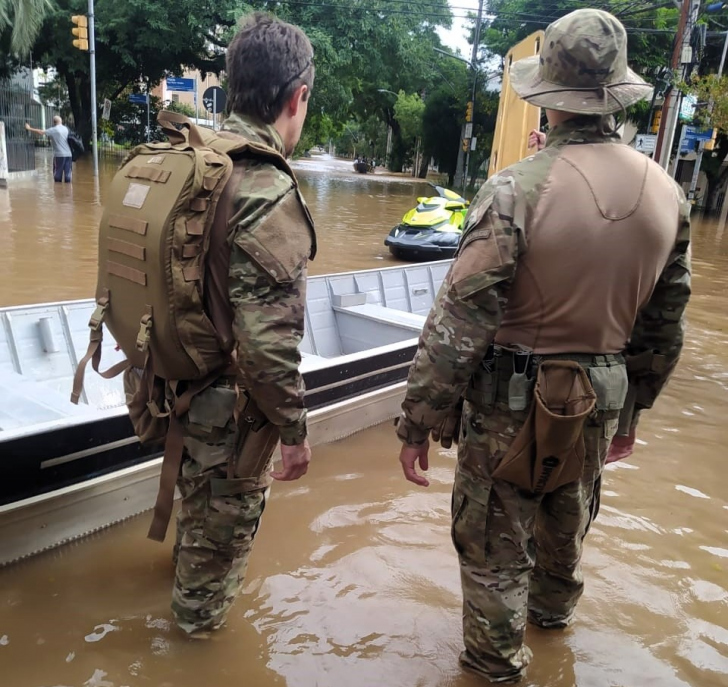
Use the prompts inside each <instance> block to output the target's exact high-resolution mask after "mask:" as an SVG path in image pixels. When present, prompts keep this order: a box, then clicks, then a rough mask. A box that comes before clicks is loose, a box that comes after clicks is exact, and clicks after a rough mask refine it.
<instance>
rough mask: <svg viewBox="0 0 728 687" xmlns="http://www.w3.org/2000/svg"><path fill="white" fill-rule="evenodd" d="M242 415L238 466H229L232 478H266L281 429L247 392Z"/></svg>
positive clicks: (241, 405)
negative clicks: (267, 468)
mask: <svg viewBox="0 0 728 687" xmlns="http://www.w3.org/2000/svg"><path fill="white" fill-rule="evenodd" d="M238 413H239V415H238V429H239V430H240V434H239V436H238V444H237V450H236V451H235V465H232V466H228V476H229V477H237V478H240V479H256V480H257V479H259V478H260V477H262V476H263V473H264V471H265V469H266V467H267V465H268V463H269V462H270V458H271V456H272V455H273V451H274V450H275V447H276V445H277V444H278V440H279V439H280V434H279V432H278V427H276V425H274V424H273V423H272V422H269V421H268V418H267V417H266V416H265V415H264V414H263V412H262V411H261V410H260V408H258V405H257V404H256V403H255V401H254V400H253V399H252V398H250V396H248V394H247V393H245V392H242V393H241V394H240V399H239V401H238ZM231 472H232V474H230V473H231Z"/></svg>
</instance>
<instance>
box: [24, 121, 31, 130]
mask: <svg viewBox="0 0 728 687" xmlns="http://www.w3.org/2000/svg"><path fill="white" fill-rule="evenodd" d="M25 130H26V131H30V124H28V122H25Z"/></svg>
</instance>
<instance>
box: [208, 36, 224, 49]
mask: <svg viewBox="0 0 728 687" xmlns="http://www.w3.org/2000/svg"><path fill="white" fill-rule="evenodd" d="M205 40H207V41H210V43H212V44H213V45H216V46H217V47H218V48H227V47H228V44H227V43H226V42H225V41H223V40H221V39H220V38H218V37H217V36H213V35H211V34H209V33H206V34H205Z"/></svg>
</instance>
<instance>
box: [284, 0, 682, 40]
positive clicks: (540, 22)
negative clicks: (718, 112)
mask: <svg viewBox="0 0 728 687" xmlns="http://www.w3.org/2000/svg"><path fill="white" fill-rule="evenodd" d="M402 1H404V0H402ZM284 2H285V4H286V5H293V6H298V7H313V8H322V9H337V10H345V11H346V12H347V13H350V12H372V13H375V14H378V15H381V16H390V15H399V16H411V17H420V18H421V19H423V20H424V21H427V22H430V21H431V19H439V20H450V19H471V18H472V17H471V16H470V15H460V14H454V13H450V14H441V13H439V12H437V13H436V12H427V11H413V10H393V9H389V8H385V7H374V6H364V5H359V6H355V7H352V6H351V5H343V4H336V3H331V2H310V1H308V2H307V1H306V0H284ZM420 4H422V3H420ZM628 4H629V5H630V6H633V3H628ZM553 7H554V9H556V8H557V6H556V5H554V6H553ZM652 7H653V6H650V7H645V8H644V11H647V10H648V9H651V8H652ZM463 9H466V8H463ZM467 9H469V8H467ZM496 12H497V13H496V14H495V15H490V16H491V17H492V18H490V19H488V21H489V22H490V23H491V24H492V23H494V22H496V21H497V20H498V19H503V20H505V21H508V20H509V19H510V20H512V21H520V22H524V23H528V24H534V25H537V26H548V25H549V24H551V23H552V22H553V21H555V20H556V19H559V18H560V17H561V16H563V13H561V14H558V15H551V16H549V15H546V16H544V15H541V14H535V13H534V14H531V13H528V12H504V11H497V10H496ZM625 30H626V31H627V33H633V34H639V33H647V34H656V35H660V34H664V35H673V34H674V33H675V30H674V29H647V28H642V27H637V26H626V25H625Z"/></svg>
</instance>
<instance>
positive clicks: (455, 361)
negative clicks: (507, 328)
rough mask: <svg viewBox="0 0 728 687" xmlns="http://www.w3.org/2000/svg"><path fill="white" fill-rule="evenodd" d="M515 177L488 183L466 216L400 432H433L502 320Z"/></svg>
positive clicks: (423, 435) (405, 436) (511, 264)
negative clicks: (496, 186)
mask: <svg viewBox="0 0 728 687" xmlns="http://www.w3.org/2000/svg"><path fill="white" fill-rule="evenodd" d="M513 188H514V186H513V183H512V181H511V182H509V183H506V184H505V185H502V186H500V187H498V188H495V187H494V186H492V185H486V186H485V187H484V188H483V189H482V190H481V193H480V194H479V197H478V198H476V200H475V201H474V203H473V207H471V210H470V214H469V215H468V218H467V219H466V224H465V229H464V232H463V238H462V240H461V244H460V249H459V251H458V254H457V256H456V258H455V262H454V263H453V265H452V267H451V268H450V271H449V272H448V274H447V276H446V277H445V281H444V283H443V285H442V287H441V289H440V292H439V294H438V297H437V300H436V302H435V305H434V306H433V308H432V310H431V312H430V314H429V316H428V318H427V321H426V323H425V327H424V329H423V332H422V336H421V337H420V342H419V348H418V351H417V354H416V355H415V359H414V362H413V364H412V368H411V369H410V373H409V379H408V383H407V393H406V396H405V400H404V402H403V404H402V415H401V417H400V420H399V423H398V426H397V435H398V436H399V438H400V439H401V440H402V441H403V442H405V443H407V444H419V443H422V442H423V441H425V439H427V437H428V435H429V432H430V430H431V429H432V428H434V427H436V426H438V425H439V424H440V423H441V422H442V421H443V420H444V419H445V417H446V415H447V414H448V412H449V411H450V409H451V408H452V407H453V406H454V405H455V404H456V403H457V401H458V400H459V398H460V397H461V396H462V394H463V392H464V391H465V388H466V386H467V384H468V381H469V380H470V377H471V375H472V374H473V372H474V371H475V368H476V366H477V365H478V364H479V363H480V361H481V360H482V359H483V357H484V355H485V353H486V351H487V349H488V346H489V345H490V343H491V341H492V340H493V338H494V336H495V333H496V331H497V330H498V327H499V325H500V322H501V319H502V316H503V311H504V308H505V305H506V303H507V298H508V290H509V287H510V283H511V281H512V278H513V275H514V273H515V268H516V260H517V257H518V253H519V250H521V249H522V246H521V247H519V243H520V239H519V235H520V230H519V229H518V228H517V227H516V226H515V225H514V222H513V217H514V209H515V207H514V201H515V199H514V194H513V193H512V191H513Z"/></svg>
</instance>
